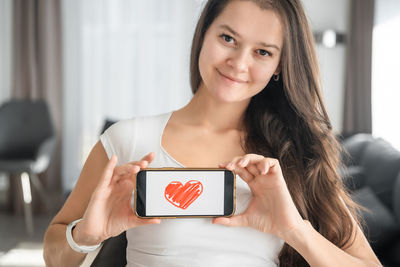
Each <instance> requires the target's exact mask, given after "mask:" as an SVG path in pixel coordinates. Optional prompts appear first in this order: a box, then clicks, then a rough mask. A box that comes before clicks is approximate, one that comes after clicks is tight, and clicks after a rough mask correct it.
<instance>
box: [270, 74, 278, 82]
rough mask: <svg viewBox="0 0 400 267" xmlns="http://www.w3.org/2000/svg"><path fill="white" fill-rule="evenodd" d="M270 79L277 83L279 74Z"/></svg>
mask: <svg viewBox="0 0 400 267" xmlns="http://www.w3.org/2000/svg"><path fill="white" fill-rule="evenodd" d="M272 77H273V78H274V81H275V82H277V81H279V73H278V74H276V75H275V74H274V75H273V76H272Z"/></svg>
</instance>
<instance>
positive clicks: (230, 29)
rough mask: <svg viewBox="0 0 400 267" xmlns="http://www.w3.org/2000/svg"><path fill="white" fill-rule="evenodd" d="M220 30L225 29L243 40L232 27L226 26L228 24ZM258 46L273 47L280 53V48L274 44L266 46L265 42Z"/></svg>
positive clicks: (223, 25) (221, 26)
mask: <svg viewBox="0 0 400 267" xmlns="http://www.w3.org/2000/svg"><path fill="white" fill-rule="evenodd" d="M219 28H223V29H225V30H227V31H229V32H231V33H232V34H233V35H236V36H237V37H239V38H242V36H240V34H238V33H237V32H235V31H234V30H233V29H232V28H231V27H229V26H228V25H226V24H222V25H220V26H219ZM258 44H259V45H262V46H264V47H272V48H275V49H276V50H278V51H279V50H280V48H279V47H278V46H277V45H274V44H266V43H264V42H260V43H258Z"/></svg>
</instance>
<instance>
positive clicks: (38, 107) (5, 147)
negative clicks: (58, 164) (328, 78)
mask: <svg viewBox="0 0 400 267" xmlns="http://www.w3.org/2000/svg"><path fill="white" fill-rule="evenodd" d="M53 135H54V129H53V125H52V122H51V118H50V113H49V110H48V107H47V104H46V102H44V101H43V100H36V101H33V100H11V101H8V102H5V103H4V104H3V105H1V106H0V159H1V158H3V159H7V160H11V159H32V158H34V157H35V155H36V153H37V150H38V148H39V146H40V144H41V143H42V142H43V141H44V140H45V139H47V138H49V137H52V136H53Z"/></svg>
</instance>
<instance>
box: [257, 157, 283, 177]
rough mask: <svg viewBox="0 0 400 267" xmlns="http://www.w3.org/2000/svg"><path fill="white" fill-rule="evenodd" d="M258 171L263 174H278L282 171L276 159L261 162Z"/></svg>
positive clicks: (266, 159)
mask: <svg viewBox="0 0 400 267" xmlns="http://www.w3.org/2000/svg"><path fill="white" fill-rule="evenodd" d="M258 169H259V170H260V171H261V172H262V174H267V173H276V172H278V171H279V170H280V166H279V161H278V160H277V159H274V158H265V160H263V161H262V162H260V164H259V166H258Z"/></svg>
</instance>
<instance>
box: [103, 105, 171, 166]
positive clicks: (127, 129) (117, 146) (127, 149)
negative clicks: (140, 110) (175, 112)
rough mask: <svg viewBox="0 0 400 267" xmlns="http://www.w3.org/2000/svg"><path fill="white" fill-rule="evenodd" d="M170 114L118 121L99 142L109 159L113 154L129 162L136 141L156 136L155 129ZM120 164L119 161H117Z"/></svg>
mask: <svg viewBox="0 0 400 267" xmlns="http://www.w3.org/2000/svg"><path fill="white" fill-rule="evenodd" d="M170 114H171V112H167V113H162V114H157V115H151V116H137V117H133V118H130V119H125V120H120V121H118V122H116V123H114V124H113V125H111V126H110V127H109V128H108V129H107V130H106V131H105V132H104V133H103V134H102V135H101V136H100V141H101V143H102V144H103V147H104V149H105V150H106V152H107V155H108V157H109V158H110V157H111V156H112V155H113V154H115V155H117V157H118V158H119V159H121V160H123V159H125V158H126V160H129V159H130V158H131V157H132V152H133V151H135V147H136V143H137V140H138V139H139V138H140V139H141V140H142V139H143V138H145V139H143V140H148V138H150V137H151V136H153V135H156V134H157V132H158V131H157V129H158V128H160V127H161V125H163V122H164V121H165V120H167V119H168V118H169V115H170ZM126 160H123V161H126ZM119 162H120V161H119Z"/></svg>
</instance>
